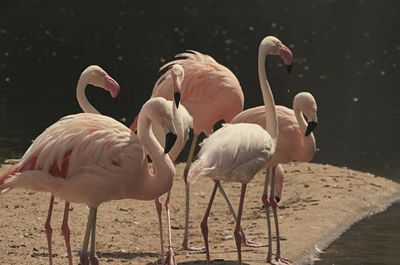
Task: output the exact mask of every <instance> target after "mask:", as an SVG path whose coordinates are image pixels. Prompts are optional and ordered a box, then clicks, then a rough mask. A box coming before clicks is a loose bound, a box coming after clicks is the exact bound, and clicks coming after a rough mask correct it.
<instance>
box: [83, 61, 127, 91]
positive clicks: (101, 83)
mask: <svg viewBox="0 0 400 265" xmlns="http://www.w3.org/2000/svg"><path fill="white" fill-rule="evenodd" d="M82 77H84V78H85V79H86V80H87V83H89V84H91V85H93V86H96V87H101V88H103V89H104V90H106V91H108V92H109V93H110V94H111V96H112V97H113V98H115V97H116V96H118V93H119V90H120V88H119V84H118V83H117V81H115V80H114V79H113V78H112V77H111V76H109V75H108V74H107V73H106V71H104V70H103V69H102V68H101V67H100V66H98V65H90V66H89V67H87V68H86V69H85V70H84V71H83V72H82V74H81V78H82Z"/></svg>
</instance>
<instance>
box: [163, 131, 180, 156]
mask: <svg viewBox="0 0 400 265" xmlns="http://www.w3.org/2000/svg"><path fill="white" fill-rule="evenodd" d="M176 138H177V136H176V134H174V133H172V132H169V133H167V134H166V135H165V147H164V153H168V152H169V151H171V149H172V147H173V146H174V144H175V141H176Z"/></svg>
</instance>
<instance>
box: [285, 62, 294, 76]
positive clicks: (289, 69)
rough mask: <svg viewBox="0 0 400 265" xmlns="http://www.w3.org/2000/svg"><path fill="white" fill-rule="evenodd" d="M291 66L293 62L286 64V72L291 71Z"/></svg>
mask: <svg viewBox="0 0 400 265" xmlns="http://www.w3.org/2000/svg"><path fill="white" fill-rule="evenodd" d="M292 68H293V63H291V64H289V65H286V70H287V72H288V74H290V73H291V72H292Z"/></svg>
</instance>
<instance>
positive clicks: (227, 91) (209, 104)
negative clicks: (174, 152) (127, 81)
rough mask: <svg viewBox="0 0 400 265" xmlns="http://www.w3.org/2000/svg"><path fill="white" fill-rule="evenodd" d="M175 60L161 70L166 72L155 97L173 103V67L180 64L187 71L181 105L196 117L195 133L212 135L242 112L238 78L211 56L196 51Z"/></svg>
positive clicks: (153, 94)
mask: <svg viewBox="0 0 400 265" xmlns="http://www.w3.org/2000/svg"><path fill="white" fill-rule="evenodd" d="M176 57H178V58H177V59H176V60H174V61H171V62H169V63H167V64H165V65H164V66H162V67H161V70H164V69H167V71H166V72H165V73H164V74H163V75H162V76H161V77H160V78H159V79H158V81H157V82H156V84H155V86H154V88H153V92H152V97H156V96H161V97H164V98H167V99H170V100H172V95H173V93H172V89H173V86H172V85H173V83H172V78H171V74H170V67H171V66H172V65H173V64H180V65H182V67H183V68H184V69H185V78H184V80H183V83H182V91H181V103H182V104H183V105H184V106H185V107H186V108H187V110H188V111H189V113H190V115H191V116H192V117H193V127H194V130H195V131H196V132H201V131H203V132H205V133H206V134H207V135H208V134H210V133H211V132H212V128H213V125H214V124H215V123H216V122H218V121H219V120H221V119H223V120H224V121H225V122H230V121H231V119H232V118H233V117H234V116H235V115H236V114H237V113H239V112H240V111H242V110H243V105H244V96H243V92H242V88H241V86H240V83H239V81H238V79H237V78H236V76H235V75H234V74H233V73H232V72H231V71H230V70H229V69H228V68H227V67H225V66H223V65H221V64H219V63H218V62H217V61H215V60H214V59H213V58H212V57H211V56H208V55H204V54H202V53H200V52H196V51H188V52H185V53H181V54H178V55H176Z"/></svg>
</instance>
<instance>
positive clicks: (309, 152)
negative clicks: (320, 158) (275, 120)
mask: <svg viewBox="0 0 400 265" xmlns="http://www.w3.org/2000/svg"><path fill="white" fill-rule="evenodd" d="M293 111H294V115H295V117H296V120H297V123H298V124H299V127H300V131H301V135H302V136H303V138H304V147H303V148H302V149H301V154H300V155H301V157H299V159H296V160H298V161H301V162H308V161H310V160H311V159H312V158H313V157H314V153H315V150H316V144H315V138H314V134H313V133H310V135H308V136H305V133H306V129H307V121H306V119H305V118H304V116H303V113H302V112H301V110H300V109H299V108H298V107H297V106H296V105H295V104H293Z"/></svg>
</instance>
